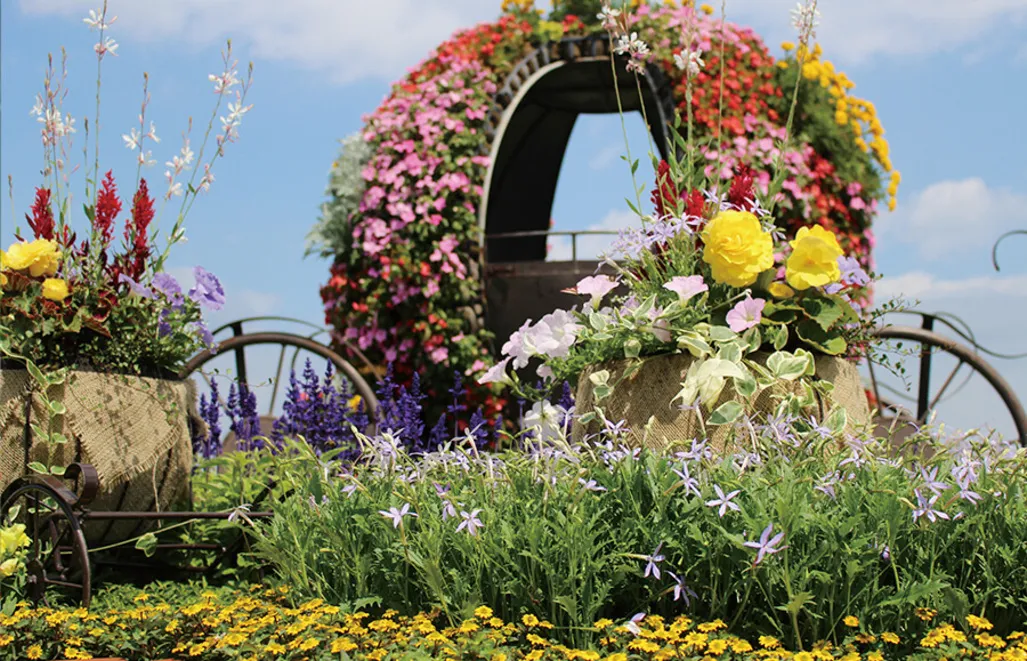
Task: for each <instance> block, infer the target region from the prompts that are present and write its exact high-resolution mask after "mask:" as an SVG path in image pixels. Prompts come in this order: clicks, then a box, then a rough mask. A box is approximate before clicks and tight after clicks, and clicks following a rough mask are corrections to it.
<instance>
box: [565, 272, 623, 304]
mask: <svg viewBox="0 0 1027 661" xmlns="http://www.w3.org/2000/svg"><path fill="white" fill-rule="evenodd" d="M618 284H619V283H618V282H617V281H616V280H614V279H613V278H611V277H610V276H608V275H590V276H588V277H587V278H582V279H581V281H580V282H578V284H577V285H575V286H574V292H573V293H576V294H578V295H579V296H591V297H592V305H593V307H594V306H597V305H599V301H601V300H603V297H604V296H606V295H607V294H609V293H610V292H611V291H613V290H614V289H616V288H617V285H618Z"/></svg>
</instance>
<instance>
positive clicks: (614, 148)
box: [588, 144, 624, 170]
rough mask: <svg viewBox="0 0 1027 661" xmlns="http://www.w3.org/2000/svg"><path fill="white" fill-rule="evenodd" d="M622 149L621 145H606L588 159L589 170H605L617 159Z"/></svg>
mask: <svg viewBox="0 0 1027 661" xmlns="http://www.w3.org/2000/svg"><path fill="white" fill-rule="evenodd" d="M623 151H624V147H623V145H619V144H614V145H606V146H605V147H603V148H601V149H599V150H598V151H596V152H595V153H594V154H593V155H592V158H590V159H589V160H588V167H589V169H591V170H605V169H606V168H608V167H610V166H611V165H612V164H613V163H614V161H616V160H617V157H618V156H620V155H621V153H622V152H623Z"/></svg>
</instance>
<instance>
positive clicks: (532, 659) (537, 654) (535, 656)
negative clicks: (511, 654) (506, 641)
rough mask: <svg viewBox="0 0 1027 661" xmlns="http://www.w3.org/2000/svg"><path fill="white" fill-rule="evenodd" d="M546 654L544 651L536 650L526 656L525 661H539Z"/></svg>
mask: <svg viewBox="0 0 1027 661" xmlns="http://www.w3.org/2000/svg"><path fill="white" fill-rule="evenodd" d="M543 654H545V651H544V650H534V651H531V652H528V653H527V654H525V655H524V661H539V659H541V658H542V655H543Z"/></svg>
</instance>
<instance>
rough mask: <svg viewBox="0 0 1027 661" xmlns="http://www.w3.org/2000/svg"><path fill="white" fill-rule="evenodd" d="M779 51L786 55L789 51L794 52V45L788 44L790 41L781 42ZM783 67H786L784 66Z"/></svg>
mask: <svg viewBox="0 0 1027 661" xmlns="http://www.w3.org/2000/svg"><path fill="white" fill-rule="evenodd" d="M781 50H783V51H785V52H786V53H787V52H789V51H793V50H795V44H794V43H792V42H790V41H782V42H781ZM785 66H787V65H785Z"/></svg>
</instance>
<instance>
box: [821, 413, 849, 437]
mask: <svg viewBox="0 0 1027 661" xmlns="http://www.w3.org/2000/svg"><path fill="white" fill-rule="evenodd" d="M848 421H849V416H848V414H847V413H846V412H845V408H844V407H841V406H839V407H838V408H836V409H835V410H834V411H832V412H831V415H829V416H827V419H826V420H824V426H825V427H827V428H828V429H830V430H831V431H832V432H834V433H835V434H840V433H842V430H843V429H845V425H846V423H848Z"/></svg>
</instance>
